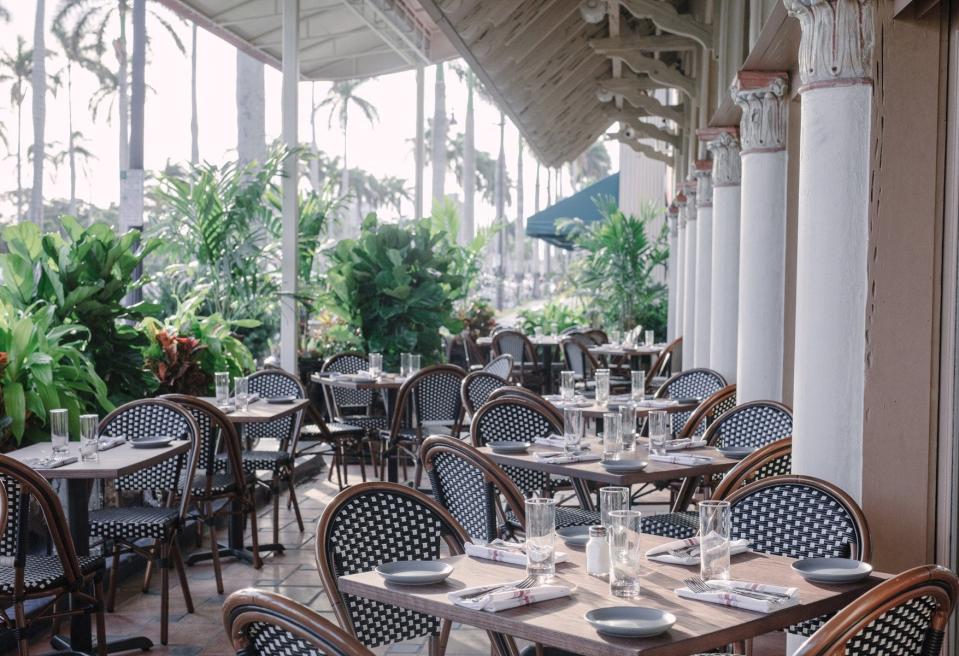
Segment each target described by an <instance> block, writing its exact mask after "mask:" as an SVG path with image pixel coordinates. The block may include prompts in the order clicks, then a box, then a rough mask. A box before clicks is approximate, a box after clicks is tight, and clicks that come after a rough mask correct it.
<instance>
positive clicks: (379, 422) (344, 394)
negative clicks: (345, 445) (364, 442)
mask: <svg viewBox="0 0 959 656" xmlns="http://www.w3.org/2000/svg"><path fill="white" fill-rule="evenodd" d="M369 367H370V362H369V360H368V359H367V357H366V355H364V354H363V353H355V352H347V353H337V354H336V355H332V356H330V358H329V359H328V360H327V361H326V362H324V363H323V368H322V369H321V370H320V371H321V373H331V372H332V373H340V374H355V373H357V372H359V371H362V370H367V369H369ZM323 391H324V393H325V394H326V407H327V408H328V409H329V413H330V418H331V419H332V420H333V421H336V422H338V423H343V424H349V425H351V426H359V427H360V428H365V429H367V430H368V431H371V432H374V433H375V431H379V430H384V429H387V428H389V423H388V421H387V418H386V417H385V416H379V415H373V414H372V410H373V392H372V390H368V389H349V388H345V387H333V386H331V385H324V386H323Z"/></svg>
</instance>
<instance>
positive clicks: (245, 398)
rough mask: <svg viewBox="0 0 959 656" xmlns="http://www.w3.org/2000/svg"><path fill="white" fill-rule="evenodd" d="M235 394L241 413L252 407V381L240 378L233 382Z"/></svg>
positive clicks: (243, 377)
mask: <svg viewBox="0 0 959 656" xmlns="http://www.w3.org/2000/svg"><path fill="white" fill-rule="evenodd" d="M233 394H234V396H235V397H236V409H237V410H239V411H240V412H243V411H245V410H246V409H247V408H248V407H250V379H249V378H247V377H246V376H240V377H238V378H236V379H235V380H234V381H233Z"/></svg>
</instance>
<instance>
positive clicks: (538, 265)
mask: <svg viewBox="0 0 959 656" xmlns="http://www.w3.org/2000/svg"><path fill="white" fill-rule="evenodd" d="M541 168H542V166H541V165H540V163H539V160H536V182H535V184H534V185H533V213H534V214H538V213H539V189H540V187H539V171H540V169H541ZM533 243H534V244H535V246H534V247H533V298H539V294H540V289H539V278H540V274H542V273H543V260H542V258H541V257H540V250H541V249H542V250H545V243H546V242H544V241H542V240H541V239H540V240H536V241H534V242H533Z"/></svg>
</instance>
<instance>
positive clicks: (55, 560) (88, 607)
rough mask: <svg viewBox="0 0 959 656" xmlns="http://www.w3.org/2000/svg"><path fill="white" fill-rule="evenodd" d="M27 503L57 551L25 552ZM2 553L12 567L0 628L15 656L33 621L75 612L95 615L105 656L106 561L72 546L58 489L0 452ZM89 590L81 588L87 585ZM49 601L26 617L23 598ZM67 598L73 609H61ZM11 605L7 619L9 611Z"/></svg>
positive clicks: (0, 605) (0, 601)
mask: <svg viewBox="0 0 959 656" xmlns="http://www.w3.org/2000/svg"><path fill="white" fill-rule="evenodd" d="M31 501H32V502H33V503H35V504H36V506H37V507H38V508H39V509H40V512H41V514H42V515H43V520H44V523H45V526H46V529H47V535H48V536H49V539H50V542H51V544H52V546H53V548H54V550H55V552H56V553H54V554H51V555H34V554H28V553H27V551H28V549H29V545H28V534H29V524H30V506H31ZM0 555H2V556H4V557H7V558H9V557H12V559H13V563H12V564H10V565H8V564H4V565H0V570H7V571H10V570H12V573H13V576H9V575H8V574H6V575H4V577H3V578H4V579H6V580H8V581H10V580H11V579H12V583H4V584H3V585H2V586H0V627H2V628H4V629H6V630H9V631H12V632H14V635H15V636H16V637H17V652H18V654H19V656H29V654H30V642H29V638H28V636H29V630H30V628H31V627H32V626H33V625H34V624H36V623H43V622H45V621H48V620H51V619H52V620H53V621H54V623H55V624H59V622H60V621H61V620H63V619H65V618H68V617H73V616H74V615H87V614H90V613H92V614H94V615H95V616H96V631H97V654H99V656H106V653H107V649H106V646H107V640H106V624H105V620H104V616H103V606H104V604H103V599H104V594H103V576H104V562H103V558H101V557H84V558H83V559H81V558H80V557H79V556H77V551H76V547H75V546H74V544H73V537H72V536H71V535H70V529H69V526H68V524H67V520H66V517H65V516H64V514H63V507H62V506H61V504H60V499H59V497H57V493H56V492H55V491H54V490H53V488H52V487H51V486H50V483H49V482H47V481H46V479H44V478H43V477H42V476H40V475H39V474H38V473H37V472H35V471H33V469H31V468H30V467H29V466H27V465H25V464H24V463H22V462H19V461H17V460H14V459H13V458H10V457H9V456H4V455H0ZM91 583H92V585H93V594H90V593H88V592H86V591H85V590H84V588H85V587H86V586H87V585H89V584H91ZM43 598H47V601H46V602H45V603H43V604H42V605H41V606H39V607H38V608H37V609H34V610H33V611H32V612H31V613H30V614H29V616H28V615H27V612H26V602H27V601H28V600H30V599H43ZM65 598H70V599H72V600H73V604H72V607H71V608H69V609H65V608H62V606H64V604H62V603H61V602H62V601H63V600H64V599H65ZM10 606H13V610H14V617H13V619H11V618H10V617H9V615H8V614H7V610H8V609H9V607H10Z"/></svg>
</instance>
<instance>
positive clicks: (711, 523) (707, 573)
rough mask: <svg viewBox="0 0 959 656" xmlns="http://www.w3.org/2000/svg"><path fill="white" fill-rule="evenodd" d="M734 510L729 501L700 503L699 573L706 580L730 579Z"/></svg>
mask: <svg viewBox="0 0 959 656" xmlns="http://www.w3.org/2000/svg"><path fill="white" fill-rule="evenodd" d="M731 526H732V510H731V508H730V506H729V502H728V501H702V502H700V504H699V536H700V542H699V575H700V576H701V577H702V578H703V579H704V580H706V581H709V580H712V579H721V580H727V579H729V533H730V528H731Z"/></svg>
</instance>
